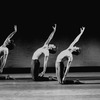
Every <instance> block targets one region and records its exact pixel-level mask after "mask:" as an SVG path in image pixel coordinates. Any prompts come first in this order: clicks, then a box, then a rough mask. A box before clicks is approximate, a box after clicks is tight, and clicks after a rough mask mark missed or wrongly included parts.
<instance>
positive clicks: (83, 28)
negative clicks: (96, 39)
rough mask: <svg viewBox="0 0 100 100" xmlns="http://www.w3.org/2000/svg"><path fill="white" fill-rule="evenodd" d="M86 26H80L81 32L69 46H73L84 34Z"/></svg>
mask: <svg viewBox="0 0 100 100" xmlns="http://www.w3.org/2000/svg"><path fill="white" fill-rule="evenodd" d="M84 30H85V27H82V28H80V31H81V33H80V34H79V35H78V36H77V37H76V38H75V39H74V41H73V42H72V43H71V45H70V46H69V47H73V46H74V45H75V44H76V43H77V42H78V41H79V39H80V37H81V35H82V34H83V32H84Z"/></svg>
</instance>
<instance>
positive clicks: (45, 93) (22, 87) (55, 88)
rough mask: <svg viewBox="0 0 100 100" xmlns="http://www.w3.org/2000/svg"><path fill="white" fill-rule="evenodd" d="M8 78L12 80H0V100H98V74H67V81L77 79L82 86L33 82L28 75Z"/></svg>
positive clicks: (99, 92)
mask: <svg viewBox="0 0 100 100" xmlns="http://www.w3.org/2000/svg"><path fill="white" fill-rule="evenodd" d="M4 75H5V74H4ZM10 76H11V77H13V78H14V80H13V79H12V80H4V79H1V80H0V100H100V73H99V72H96V73H95V72H86V73H69V74H68V76H67V79H71V80H73V79H79V80H80V81H81V82H82V83H83V84H64V85H61V84H59V83H58V82H57V80H52V81H46V80H45V81H38V82H34V81H32V79H31V75H30V74H10ZM46 76H53V77H55V74H54V73H52V74H46Z"/></svg>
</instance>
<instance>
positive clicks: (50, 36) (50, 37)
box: [44, 24, 57, 45]
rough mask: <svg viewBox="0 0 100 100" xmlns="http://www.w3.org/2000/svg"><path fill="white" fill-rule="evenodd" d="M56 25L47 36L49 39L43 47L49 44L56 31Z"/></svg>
mask: <svg viewBox="0 0 100 100" xmlns="http://www.w3.org/2000/svg"><path fill="white" fill-rule="evenodd" d="M56 26H57V25H56V24H55V26H54V27H53V29H54V30H53V32H52V33H51V34H50V35H49V37H48V39H47V40H46V42H45V43H44V45H48V44H49V43H50V41H51V39H52V38H53V36H54V33H55V31H56Z"/></svg>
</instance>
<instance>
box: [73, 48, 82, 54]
mask: <svg viewBox="0 0 100 100" xmlns="http://www.w3.org/2000/svg"><path fill="white" fill-rule="evenodd" d="M80 52H81V49H80V48H79V47H76V46H74V47H73V51H72V54H73V55H79V54H80Z"/></svg>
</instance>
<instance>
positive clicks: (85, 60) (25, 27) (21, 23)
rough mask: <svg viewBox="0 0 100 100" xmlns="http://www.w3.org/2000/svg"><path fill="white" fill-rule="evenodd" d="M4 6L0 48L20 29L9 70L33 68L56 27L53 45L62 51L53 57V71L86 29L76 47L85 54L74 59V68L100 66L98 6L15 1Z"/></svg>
mask: <svg viewBox="0 0 100 100" xmlns="http://www.w3.org/2000/svg"><path fill="white" fill-rule="evenodd" d="M0 5H1V6H0V45H2V43H3V42H4V40H5V39H6V37H7V36H8V35H9V34H10V33H11V32H12V31H13V30H14V29H13V27H14V25H17V27H18V32H17V33H16V34H15V35H14V37H13V39H14V40H15V43H16V47H15V49H14V50H13V51H11V52H10V53H9V57H8V60H7V64H6V66H5V68H6V67H7V68H16V67H22V68H26V67H28V68H30V67H31V58H32V54H33V53H34V51H35V50H36V49H38V48H39V47H41V46H42V45H43V44H44V42H45V41H46V39H47V38H48V36H49V34H50V33H51V32H52V31H53V29H52V26H54V24H55V23H56V24H57V30H56V33H55V35H54V37H53V39H52V41H51V43H54V44H55V45H57V47H58V51H57V53H56V54H55V55H50V59H49V62H48V66H49V67H54V63H55V60H56V57H57V55H58V54H59V53H60V52H61V51H62V50H64V49H66V48H67V47H68V46H69V45H70V43H71V42H72V41H73V40H74V38H75V37H76V36H77V35H78V34H79V33H80V28H81V27H82V26H84V27H85V31H84V34H83V35H82V37H81V38H80V40H79V42H78V43H77V44H76V46H79V47H81V49H82V51H81V54H80V55H79V56H74V60H73V62H72V66H73V67H74V66H75V67H89V66H90V67H94V66H95V67H99V66H100V39H99V33H100V31H99V29H100V14H99V13H100V10H99V5H98V3H97V2H88V3H87V2H58V1H57V2H53V1H51V2H25V1H24V2H18V1H13V2H3V3H1V4H0ZM41 63H42V64H43V59H42V58H41ZM42 64H41V66H42Z"/></svg>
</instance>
